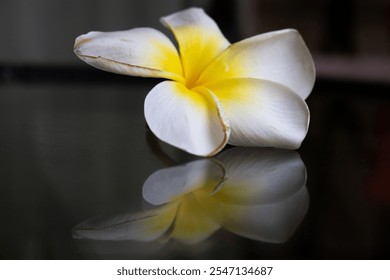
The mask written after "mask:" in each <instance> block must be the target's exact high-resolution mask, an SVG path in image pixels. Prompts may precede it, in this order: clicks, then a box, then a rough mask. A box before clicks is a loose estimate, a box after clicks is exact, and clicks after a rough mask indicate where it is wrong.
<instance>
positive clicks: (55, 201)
mask: <svg viewBox="0 0 390 280" xmlns="http://www.w3.org/2000/svg"><path fill="white" fill-rule="evenodd" d="M32 73H33V72H32ZM65 73H67V72H65ZM3 74H4V73H3ZM11 74H12V73H11ZM106 75H110V76H106ZM3 76H4V75H3ZM4 77H6V76H4ZM10 77H11V78H8V80H7V77H6V78H5V79H3V82H2V83H1V84H0V210H1V211H0V213H1V215H2V225H1V231H0V257H1V258H3V259H165V258H167V259H181V258H183V259H345V258H348V259H383V258H385V259H388V258H389V257H390V253H389V251H390V240H389V236H390V227H389V226H390V218H389V217H390V215H389V214H390V211H389V210H390V186H389V181H390V180H389V179H390V175H389V174H390V148H389V144H390V127H389V124H388V121H389V119H390V103H389V100H390V99H389V97H387V96H386V95H387V93H388V92H389V91H388V89H389V87H388V86H386V85H385V86H378V85H358V86H357V85H356V84H349V83H331V82H328V81H320V83H319V84H317V85H316V87H315V89H314V91H313V92H312V94H311V96H310V97H309V98H308V100H307V102H308V104H309V107H310V110H311V125H310V130H309V134H308V136H307V138H306V139H305V141H304V143H303V145H302V147H301V148H300V149H299V150H298V151H293V152H291V151H280V150H273V149H241V148H234V147H227V148H226V149H225V150H224V151H223V152H222V153H220V154H219V155H218V156H216V157H215V158H213V159H201V158H197V157H194V156H191V155H188V154H186V153H184V152H181V151H179V150H177V149H175V148H172V147H170V146H168V145H166V144H164V143H161V142H159V141H158V140H157V139H156V138H155V137H154V136H153V135H151V134H150V132H149V131H148V128H147V126H146V124H145V121H144V116H143V100H144V98H145V96H146V94H147V93H148V91H149V90H150V89H151V88H152V87H153V86H154V85H155V84H156V83H157V82H158V81H156V80H146V79H131V80H127V77H120V78H115V79H117V80H115V81H114V82H109V81H108V80H109V79H111V77H112V76H111V74H104V75H102V77H110V78H107V81H106V80H102V81H100V80H99V79H86V81H85V82H83V81H82V79H81V80H77V78H75V75H74V74H69V77H66V75H65V76H63V77H61V78H55V77H54V78H53V79H51V77H50V76H49V77H46V78H45V79H43V80H39V79H38V80H37V79H34V77H33V78H32V79H31V80H29V79H26V77H24V78H23V79H22V80H16V79H12V75H10ZM29 77H31V75H30V76H29ZM125 80H126V81H125ZM117 81H119V82H117ZM123 81H125V82H123ZM306 177H307V180H306Z"/></svg>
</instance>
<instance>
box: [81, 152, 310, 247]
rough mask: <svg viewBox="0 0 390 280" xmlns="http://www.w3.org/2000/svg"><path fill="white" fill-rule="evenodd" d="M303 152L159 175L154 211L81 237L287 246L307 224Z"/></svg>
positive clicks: (195, 165) (220, 160)
mask: <svg viewBox="0 0 390 280" xmlns="http://www.w3.org/2000/svg"><path fill="white" fill-rule="evenodd" d="M305 184H306V168H305V165H304V164H303V162H302V160H301V159H300V156H299V154H298V153H297V152H294V151H287V150H275V149H255V148H233V149H229V150H226V151H224V152H223V153H221V154H220V155H218V156H217V157H215V158H208V159H200V160H195V161H192V162H189V163H186V164H183V165H178V166H174V167H170V168H165V169H161V170H158V171H156V172H155V173H153V174H152V175H150V176H149V178H148V179H147V180H146V181H145V183H144V186H143V190H142V191H143V197H144V199H145V201H147V202H148V203H150V204H152V205H153V206H154V207H152V208H151V209H147V210H144V211H140V212H137V213H129V214H123V215H117V216H113V217H108V218H105V219H102V218H95V219H90V220H87V221H85V222H83V223H81V224H79V225H78V226H76V228H75V229H74V232H73V235H74V237H75V238H85V239H94V240H135V241H143V242H148V241H154V240H158V241H163V242H164V241H168V240H169V239H176V240H178V241H180V242H182V243H186V244H195V243H198V242H201V241H203V240H205V239H207V238H208V237H210V236H211V235H212V234H213V233H214V232H216V231H217V230H220V229H225V230H227V231H230V232H232V233H234V234H237V235H239V236H243V237H246V238H249V239H253V240H258V241H263V242H271V243H282V242H285V241H287V240H288V239H289V238H290V236H291V235H292V234H293V233H294V231H295V229H296V228H297V227H298V225H299V224H300V223H301V221H302V219H303V218H304V216H305V214H306V212H307V209H308V205H309V196H308V192H307V189H306V186H305Z"/></svg>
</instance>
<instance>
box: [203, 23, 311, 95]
mask: <svg viewBox="0 0 390 280" xmlns="http://www.w3.org/2000/svg"><path fill="white" fill-rule="evenodd" d="M227 78H256V79H264V80H270V81H273V82H276V83H279V84H282V85H285V86H287V87H289V88H290V89H292V90H293V91H294V92H296V93H297V94H298V95H299V96H300V97H301V98H303V99H305V98H306V97H307V96H308V95H309V94H310V92H311V90H312V88H313V85H314V81H315V66H314V63H313V59H312V57H311V55H310V52H309V50H308V49H307V47H306V45H305V42H304V41H303V39H302V37H301V36H300V35H299V33H298V32H297V31H296V30H293V29H285V30H280V31H274V32H269V33H264V34H260V35H257V36H254V37H251V38H248V39H245V40H243V41H240V42H238V43H235V44H233V45H231V46H230V47H229V48H228V49H227V50H226V51H225V52H224V53H223V54H222V55H221V56H220V57H218V58H217V59H216V60H215V61H214V62H213V63H212V64H210V65H209V67H207V69H205V71H204V72H203V73H202V75H201V77H200V79H199V81H198V82H197V84H204V83H207V82H209V81H212V80H216V79H227Z"/></svg>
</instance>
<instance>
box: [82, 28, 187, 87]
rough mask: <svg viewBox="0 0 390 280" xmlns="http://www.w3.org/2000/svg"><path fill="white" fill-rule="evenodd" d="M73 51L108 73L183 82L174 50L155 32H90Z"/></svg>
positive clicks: (143, 29)
mask: <svg viewBox="0 0 390 280" xmlns="http://www.w3.org/2000/svg"><path fill="white" fill-rule="evenodd" d="M74 51H75V53H76V55H77V56H78V57H79V58H80V59H82V60H83V61H85V62H86V63H88V64H90V65H92V66H94V67H96V68H99V69H102V70H105V71H109V72H114V73H118V74H123V75H134V76H144V77H159V78H168V79H173V80H177V81H183V73H182V67H181V62H180V58H179V55H178V53H177V50H176V48H175V46H174V45H173V43H172V42H171V41H170V40H169V39H168V37H166V36H165V35H164V34H163V33H161V32H160V31H157V30H155V29H152V28H135V29H130V30H127V31H116V32H89V33H87V34H85V35H81V36H79V37H78V38H76V42H75V46H74Z"/></svg>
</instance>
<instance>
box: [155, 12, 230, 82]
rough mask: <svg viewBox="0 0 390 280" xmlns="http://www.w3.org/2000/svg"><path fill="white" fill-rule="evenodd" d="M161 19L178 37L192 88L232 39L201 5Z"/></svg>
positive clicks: (185, 72)
mask: <svg viewBox="0 0 390 280" xmlns="http://www.w3.org/2000/svg"><path fill="white" fill-rule="evenodd" d="M161 21H162V23H163V24H164V25H165V26H167V27H168V28H169V29H171V31H172V32H173V34H174V35H175V37H176V40H177V42H178V45H179V50H180V56H181V60H182V63H183V69H184V75H185V79H186V84H187V86H188V87H189V88H191V87H192V86H193V83H194V82H195V81H196V80H197V78H198V77H199V75H200V73H201V71H202V70H203V69H204V68H205V67H206V66H207V65H208V64H209V63H210V62H211V61H213V60H214V59H215V58H216V57H217V56H218V55H219V54H221V53H222V52H223V51H224V50H225V49H226V48H227V47H228V46H229V45H230V43H229V42H228V41H227V40H226V38H225V37H224V36H223V34H222V33H221V31H220V29H219V27H218V26H217V24H216V23H215V22H214V20H213V19H211V18H210V17H209V16H208V15H207V14H205V12H204V11H203V10H202V9H199V8H190V9H187V10H183V11H180V12H177V13H174V14H172V15H169V16H166V17H163V18H162V19H161Z"/></svg>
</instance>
